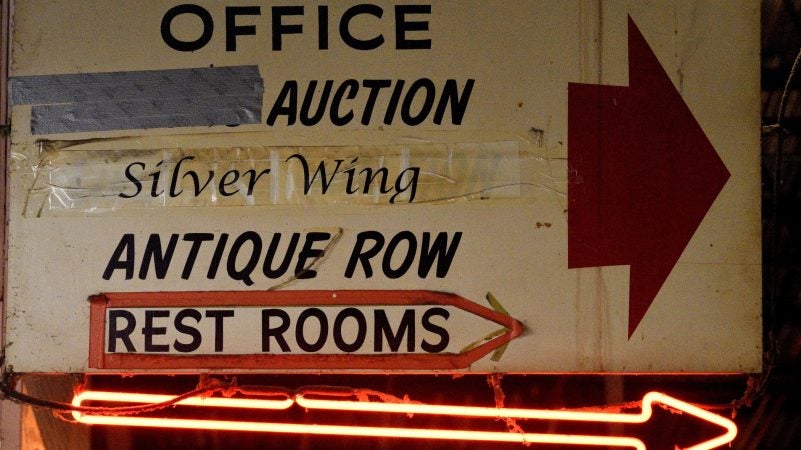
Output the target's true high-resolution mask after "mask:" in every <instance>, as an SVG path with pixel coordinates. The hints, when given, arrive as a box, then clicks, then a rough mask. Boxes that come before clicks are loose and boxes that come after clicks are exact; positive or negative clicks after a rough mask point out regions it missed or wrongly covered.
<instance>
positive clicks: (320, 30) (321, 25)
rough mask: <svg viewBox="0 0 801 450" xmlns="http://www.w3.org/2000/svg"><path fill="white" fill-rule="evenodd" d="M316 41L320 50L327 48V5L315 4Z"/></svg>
mask: <svg viewBox="0 0 801 450" xmlns="http://www.w3.org/2000/svg"><path fill="white" fill-rule="evenodd" d="M317 42H318V47H317V48H319V49H320V50H328V6H327V5H318V6H317Z"/></svg>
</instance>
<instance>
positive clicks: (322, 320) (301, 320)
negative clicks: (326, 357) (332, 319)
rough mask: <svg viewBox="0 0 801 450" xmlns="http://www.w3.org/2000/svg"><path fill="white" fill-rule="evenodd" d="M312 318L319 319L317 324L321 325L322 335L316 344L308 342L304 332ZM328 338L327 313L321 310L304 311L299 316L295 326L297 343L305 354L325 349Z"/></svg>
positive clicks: (318, 337) (310, 309)
mask: <svg viewBox="0 0 801 450" xmlns="http://www.w3.org/2000/svg"><path fill="white" fill-rule="evenodd" d="M311 317H314V318H315V319H317V322H318V323H319V324H320V335H319V336H317V340H316V341H315V342H309V341H307V340H306V333H305V332H304V330H305V329H306V327H305V325H306V321H307V320H309V318H311ZM327 337H328V318H326V317H325V313H324V312H323V311H322V310H321V309H320V308H309V309H304V310H303V312H301V313H300V315H299V316H298V323H297V325H295V341H296V342H297V343H298V347H300V348H301V350H303V351H304V352H308V353H314V352H317V351H319V350H320V349H321V348H323V345H325V341H326V338H327Z"/></svg>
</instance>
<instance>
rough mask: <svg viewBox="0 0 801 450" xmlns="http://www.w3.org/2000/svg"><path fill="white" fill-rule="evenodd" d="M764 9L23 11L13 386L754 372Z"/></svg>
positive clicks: (14, 206)
mask: <svg viewBox="0 0 801 450" xmlns="http://www.w3.org/2000/svg"><path fill="white" fill-rule="evenodd" d="M757 7H758V5H757V6H755V5H751V4H750V3H749V2H744V1H742V2H727V3H726V4H725V5H707V4H706V3H704V2H694V1H678V0H676V1H660V2H654V3H649V4H647V5H643V4H641V3H640V2H634V1H632V2H601V3H600V4H599V3H597V2H583V1H553V2H550V1H544V2H537V3H530V2H523V1H520V2H504V3H503V5H498V4H494V3H484V2H436V3H433V2H389V1H375V2H336V3H329V4H318V3H311V2H303V1H298V2H295V3H290V4H281V5H276V4H272V3H269V2H257V3H255V4H248V5H243V4H238V3H236V2H194V3H182V2H174V1H171V0H160V1H157V2H155V3H153V4H152V5H151V6H150V7H148V8H145V9H142V8H139V7H137V6H136V5H133V4H131V5H128V4H122V5H121V4H117V3H115V2H90V1H83V0H81V1H76V2H71V3H70V4H69V5H51V4H49V3H48V4H46V3H45V2H42V1H39V0H33V1H26V2H19V4H15V7H14V24H15V26H14V30H13V34H12V43H11V44H12V55H11V64H10V69H11V78H10V92H9V94H10V95H9V100H10V102H11V104H12V108H11V113H12V136H11V157H10V158H9V163H8V172H9V178H8V179H9V193H8V218H9V220H8V222H9V223H8V236H9V248H8V258H9V262H8V283H7V286H6V297H5V298H6V304H5V308H6V327H5V333H6V341H5V342H6V348H5V364H6V367H7V368H8V369H11V368H13V370H14V371H16V372H115V371H116V372H119V371H125V372H128V373H130V372H157V371H166V372H176V371H181V372H193V371H198V370H206V369H218V368H225V369H226V370H227V371H242V372H275V371H293V370H300V371H309V370H314V371H359V372H371V371H381V372H386V371H408V372H466V371H473V372H515V373H535V372H536V373H542V372H558V373H564V372H634V373H643V372H669V373H677V372H685V373H687V372H692V373H698V372H715V373H743V372H746V373H747V372H758V371H759V370H760V369H761V358H762V352H761V342H762V330H761V317H760V315H761V280H760V277H761V267H760V264H761V255H760V245H761V244H760V228H759V227H760V216H759V210H760V206H759V199H760V194H759V190H760V174H759V152H758V146H759V116H758V109H759V97H758V89H757V85H758V46H759V38H758V37H759V23H758V20H757V18H758V11H757ZM721 9H723V10H725V11H722V10H721ZM732 35H737V36H738V37H739V38H738V39H737V40H735V41H732V40H731V39H730V36H732ZM723 68H725V70H723ZM749 87H750V88H749ZM43 346H44V347H46V348H42V347H43ZM32 349H37V350H36V351H32Z"/></svg>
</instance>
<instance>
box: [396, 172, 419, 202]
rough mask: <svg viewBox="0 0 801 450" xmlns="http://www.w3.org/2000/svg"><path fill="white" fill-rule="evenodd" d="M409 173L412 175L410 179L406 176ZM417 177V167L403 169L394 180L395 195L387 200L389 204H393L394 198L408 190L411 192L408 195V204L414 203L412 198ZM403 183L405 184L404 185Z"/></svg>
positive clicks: (415, 192)
mask: <svg viewBox="0 0 801 450" xmlns="http://www.w3.org/2000/svg"><path fill="white" fill-rule="evenodd" d="M409 172H410V173H411V174H412V176H411V177H409V176H406V174H407V173H409ZM419 176H420V168H419V167H408V168H406V169H403V171H402V172H401V173H400V174H398V178H396V179H395V193H394V194H392V197H390V198H389V202H390V203H393V204H394V203H395V198H396V197H397V196H398V195H400V194H403V193H404V192H406V191H407V190H409V189H411V192H410V193H409V203H412V202H414V197H415V195H416V194H417V180H418V178H419ZM404 181H405V182H406V183H405V184H404Z"/></svg>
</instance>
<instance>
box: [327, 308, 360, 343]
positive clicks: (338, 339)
mask: <svg viewBox="0 0 801 450" xmlns="http://www.w3.org/2000/svg"><path fill="white" fill-rule="evenodd" d="M348 318H352V319H354V320H355V321H356V338H355V339H353V342H351V343H350V344H348V343H347V342H345V338H344V337H343V336H342V331H343V329H344V328H345V327H344V323H345V320H346V319H348ZM347 329H349V330H350V329H353V328H352V327H347ZM333 333H334V343H335V344H336V346H337V348H338V349H340V350H342V351H343V352H346V353H353V352H355V351H357V350H359V349H360V348H361V347H362V345H364V339H365V337H366V336H367V319H365V317H364V314H363V313H362V312H361V311H359V310H358V309H356V308H345V309H343V310H342V311H340V312H339V314H337V317H336V319H334V329H333Z"/></svg>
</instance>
